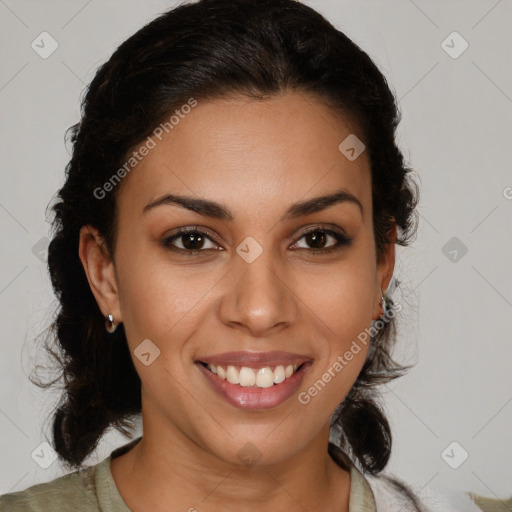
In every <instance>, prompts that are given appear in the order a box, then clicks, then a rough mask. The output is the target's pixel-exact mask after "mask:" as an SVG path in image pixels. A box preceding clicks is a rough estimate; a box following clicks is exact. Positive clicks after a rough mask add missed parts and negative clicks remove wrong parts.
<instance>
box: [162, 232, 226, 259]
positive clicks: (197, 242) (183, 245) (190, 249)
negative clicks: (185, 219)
mask: <svg viewBox="0 0 512 512" xmlns="http://www.w3.org/2000/svg"><path fill="white" fill-rule="evenodd" d="M175 242H176V243H175ZM208 244H210V246H208ZM162 245H163V246H164V247H167V248H168V249H171V250H174V251H177V252H187V253H191V254H194V253H197V252H203V251H206V250H218V245H217V244H216V243H215V242H214V241H213V240H212V238H211V237H210V236H209V235H208V234H206V233H205V232H204V231H200V230H199V229H197V227H193V228H183V229H180V231H178V232H177V233H175V234H174V235H172V236H170V237H168V238H166V239H165V240H163V241H162Z"/></svg>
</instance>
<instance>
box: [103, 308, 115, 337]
mask: <svg viewBox="0 0 512 512" xmlns="http://www.w3.org/2000/svg"><path fill="white" fill-rule="evenodd" d="M105 329H106V330H107V332H108V333H109V334H112V333H113V332H114V331H115V330H116V329H117V325H116V323H115V321H114V317H113V316H112V315H111V314H110V313H109V314H108V316H107V317H106V318H105Z"/></svg>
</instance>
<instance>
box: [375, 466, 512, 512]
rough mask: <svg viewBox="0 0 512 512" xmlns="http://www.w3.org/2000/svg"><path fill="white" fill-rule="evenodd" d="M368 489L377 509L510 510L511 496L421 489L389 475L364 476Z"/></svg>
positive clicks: (431, 510)
mask: <svg viewBox="0 0 512 512" xmlns="http://www.w3.org/2000/svg"><path fill="white" fill-rule="evenodd" d="M366 478H367V480H368V483H369V484H370V487H371V489H372V492H373V495H374V498H375V503H376V505H377V510H383V511H385V510H394V508H393V507H396V506H398V505H399V506H400V507H403V508H402V510H403V512H406V511H407V512H409V511H411V512H412V511H415V510H419V508H415V506H414V505H417V506H419V507H421V510H424V511H425V512H510V511H511V510H512V497H510V498H509V499H505V500H500V499H492V498H487V497H484V496H479V495H477V494H474V493H471V492H465V491H456V490H450V489H438V488H435V487H430V486H426V487H423V488H418V487H415V486H414V485H407V484H406V483H404V482H403V481H402V480H400V479H397V478H395V477H392V476H388V475H382V476H378V477H371V476H367V477H366Z"/></svg>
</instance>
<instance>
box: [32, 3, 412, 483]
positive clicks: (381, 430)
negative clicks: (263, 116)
mask: <svg viewBox="0 0 512 512" xmlns="http://www.w3.org/2000/svg"><path fill="white" fill-rule="evenodd" d="M287 91H299V92H304V93H308V94H309V95H310V96H312V97H314V98H315V99H317V100H318V101H321V102H323V104H325V105H326V106H328V107H329V109H331V111H333V112H338V113H340V114H341V115H344V116H347V117H348V118H349V119H350V120H352V121H353V122H354V123H355V124H356V125H357V126H358V128H359V129H360V133H361V134H362V137H363V140H364V144H365V145H366V151H367V154H368V155H369V158H370V163H371V173H372V195H373V196H372V197H373V223H374V235H375V244H376V253H377V259H378V260H379V261H380V259H381V257H382V255H383V254H384V252H385V249H386V245H388V244H390V243H396V244H399V245H402V246H405V245H408V244H409V242H410V241H411V238H412V236H413V235H414V234H415V232H416V225H417V216H416V212H415V208H416V205H417V201H418V187H417V185H416V184H415V182H414V180H412V178H411V169H410V168H409V167H407V165H406V164H405V162H404V157H403V155H402V153H401V151H400V150H399V148H398V147H397V144H396V142H395V130H396V127H397V125H398V123H399V122H400V117H401V115H400V111H399V109H398V106H397V102H396V100H395V96H394V94H393V93H392V92H391V91H390V88H389V86H388V84H387V81H386V79H385V77H384V76H383V74H382V73H381V72H380V71H379V69H378V68H377V66H376V65H375V64H374V63H373V61H372V60H371V58H370V57H369V56H368V55H367V54H366V53H365V52H364V51H362V50H361V49H360V48H359V47H358V46H357V45H356V44H355V43H354V42H352V41H351V40H350V39H349V38H348V37H347V36H345V35H344V34H343V33H342V32H340V31H339V30H337V29H335V28H334V27H333V26H332V25H331V24H330V23H329V22H328V21H327V20H326V19H325V18H323V17H322V16H321V15H320V14H318V13H317V12H316V11H314V10H313V9H311V8H309V7H307V6H305V5H303V4H301V3H299V2H298V1H295V0H259V1H258V2H255V1H254V0H200V1H198V2H194V3H187V4H184V5H180V6H178V7H176V8H174V9H172V10H170V11H168V12H165V13H164V14H161V15H160V16H159V17H157V18H156V19H154V20H153V21H152V22H150V23H149V24H147V25H146V26H144V27H143V28H142V29H140V30H139V31H138V32H137V33H135V34H134V35H133V36H131V37H130V38H129V39H127V40H126V41H125V42H123V43H122V44H121V45H120V46H119V48H117V50H116V51H115V52H114V54H113V55H112V56H111V58H110V59H109V60H108V61H107V62H106V63H105V64H103V65H102V66H101V67H100V68H99V69H98V71H97V72H96V75H95V77H94V79H93V80H92V82H91V83H90V85H89V86H88V89H87V91H86V93H85V96H84V98H83V102H82V113H81V120H80V122H79V123H77V124H75V125H74V126H72V127H71V128H70V129H69V131H70V133H71V142H72V147H73V150H72V156H71V159H70V161H69V163H68V165H67V167H66V180H65V183H64V185H63V186H62V188H61V189H60V190H59V192H58V197H57V201H55V204H53V206H52V211H53V213H54V219H53V225H52V230H53V232H52V240H51V243H50V245H49V249H48V269H49V273H50V276H51V282H52V285H53V288H54V290H55V293H56V295H57V297H58V299H59V302H60V305H59V309H58V311H57V314H56V317H55V320H54V322H53V323H52V324H51V326H50V328H49V332H50V336H49V338H50V339H49V340H47V341H49V343H47V344H46V345H45V348H46V350H47V351H48V352H49V353H50V354H51V356H52V357H53V358H54V361H56V364H57V365H58V368H59V370H60V371H59V375H58V376H56V377H55V379H54V380H52V381H51V382H46V383H42V382H34V381H33V382H34V383H36V384H37V385H39V386H42V387H49V386H52V385H56V384H57V383H59V382H60V383H62V390H63V392H62V396H61V399H60V402H59V403H58V404H57V406H56V408H55V410H54V411H52V415H53V430H52V431H53V446H54V448H55V450H56V452H57V453H58V455H59V457H60V459H61V461H62V462H63V463H64V465H65V466H67V467H68V468H73V467H75V468H76V467H79V466H81V465H82V463H83V462H84V460H85V459H86V458H87V457H88V455H90V454H91V452H92V451H93V450H94V449H95V448H96V447H97V444H98V442H99V440H100V439H101V437H102V436H103V435H104V434H105V432H106V431H107V429H109V428H115V429H117V430H118V431H119V432H121V433H122V434H123V435H125V436H126V437H129V436H130V434H131V433H133V429H134V422H135V420H136V419H137V416H138V415H139V413H140V412H141V381H140V379H139V376H138V374H137V372H136V370H135V367H134V365H133V362H132V359H131V355H130V351H129V348H128V345H127V341H126V337H125V332H124V329H123V326H122V324H121V325H120V326H119V328H118V329H117V330H116V332H115V333H114V334H108V333H107V332H106V331H105V320H104V317H103V315H102V313H101V311H100V309H99V307H98V305H97V303H96V301H95V298H94V296H93V294H92V292H91V290H90V288H89V285H88V281H87V278H86V274H85V271H84V268H83V266H82V264H81V262H80V259H79V256H78V248H79V232H80V228H81V227H82V226H84V225H92V226H94V227H95V228H97V229H98V231H99V232H100V234H101V236H102V237H103V239H104V242H105V246H106V248H107V250H108V251H109V254H110V256H111V257H112V258H113V256H114V249H115V244H116V220H117V209H116V194H117V193H118V189H119V188H120V187H115V188H114V189H113V190H112V191H110V192H109V193H108V194H106V197H105V198H104V199H102V200H99V199H98V198H97V195H96V194H95V193H94V191H95V190H97V189H98V187H102V186H103V185H104V184H105V183H106V182H107V181H108V180H109V178H111V177H112V175H113V174H114V173H115V171H116V170H118V169H119V168H120V167H121V166H122V165H123V163H124V162H126V160H127V159H128V158H129V157H130V154H132V152H133V150H134V148H136V147H137V146H138V145H139V144H140V143H141V142H142V141H143V140H144V139H145V138H147V137H148V136H150V135H151V133H152V131H153V130H154V129H155V127H156V126H158V125H159V124H160V123H161V122H162V121H163V120H164V119H166V118H168V116H169V115H170V114H171V113H172V112H173V111H174V110H175V109H176V108H177V107H179V106H181V105H183V104H185V103H187V100H189V99H190V98H191V97H193V98H196V99H197V100H201V99H213V98H222V97H226V96H233V95H239V96H245V97H251V98H256V99H264V98H267V97H272V95H277V94H280V93H283V92H287ZM395 224H396V226H397V227H398V237H397V239H396V242H394V241H393V239H392V231H393V229H394V226H395ZM389 303H390V304H391V306H392V300H391V299H389ZM395 335H396V326H395V320H394V319H391V320H390V321H388V322H386V323H385V325H384V327H383V328H382V329H380V330H379V331H378V332H377V334H375V335H373V336H372V338H371V343H370V349H369V352H368V357H367V360H366V362H365V364H364V367H363V368H362V371H361V373H360V375H359V377H358V378H357V380H356V382H355V384H354V386H353V388H352V389H351V391H350V392H349V394H348V396H347V397H346V398H345V399H344V400H343V402H342V403H341V404H340V406H339V407H338V409H337V410H336V412H335V414H334V415H333V417H332V420H331V433H332V434H333V438H334V439H335V446H336V445H337V446H338V448H341V449H343V450H344V451H345V452H346V453H349V454H350V456H351V457H352V459H353V460H354V461H357V462H358V463H359V464H360V466H361V467H362V468H363V470H365V471H366V472H369V473H371V474H374V475H375V474H377V473H379V472H380V471H381V470H382V469H383V468H384V467H385V466H386V464H387V462H388V459H389V456H390V451H391V429H390V426H389V423H388V421H387V419H386V417H385V414H384V412H383V409H382V408H381V406H380V405H379V402H378V400H377V395H376V391H375V387H376V386H378V385H380V384H382V383H385V382H388V381H390V380H392V379H394V378H396V377H399V376H401V375H403V374H404V373H405V372H406V370H408V369H409V367H406V366H401V365H399V364H398V363H397V362H396V361H395V360H394V359H393V358H392V356H391V353H392V348H393V342H394V339H395V338H396V336H395Z"/></svg>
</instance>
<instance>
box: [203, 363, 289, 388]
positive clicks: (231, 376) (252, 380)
mask: <svg viewBox="0 0 512 512" xmlns="http://www.w3.org/2000/svg"><path fill="white" fill-rule="evenodd" d="M207 366H208V369H209V370H210V371H211V372H212V373H213V374H215V375H217V376H218V377H219V378H220V379H222V380H225V379H226V380H227V381H228V382H230V383H231V384H238V385H240V386H243V387H254V386H256V387H259V388H269V387H271V386H273V385H274V384H280V383H281V382H283V381H284V380H285V379H288V378H290V377H291V376H292V375H293V374H294V373H295V372H296V371H297V368H298V367H299V365H297V364H289V365H287V366H283V365H279V366H276V367H275V368H274V371H272V368H270V367H268V366H265V367H263V368H259V369H257V370H256V369H252V368H248V367H247V366H242V367H241V368H240V370H238V368H237V367H236V366H233V365H228V367H227V368H226V369H225V370H224V368H223V367H222V366H216V365H213V364H209V365H207Z"/></svg>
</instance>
